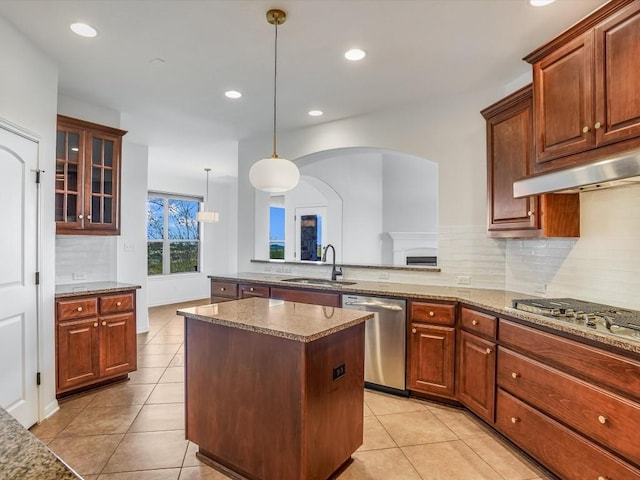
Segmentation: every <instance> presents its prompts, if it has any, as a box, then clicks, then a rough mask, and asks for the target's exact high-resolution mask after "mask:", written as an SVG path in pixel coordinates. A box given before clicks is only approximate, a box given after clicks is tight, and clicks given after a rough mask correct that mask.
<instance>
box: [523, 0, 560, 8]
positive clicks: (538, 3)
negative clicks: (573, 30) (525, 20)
mask: <svg viewBox="0 0 640 480" xmlns="http://www.w3.org/2000/svg"><path fill="white" fill-rule="evenodd" d="M555 1H556V0H529V5H531V6H532V7H544V6H545V5H549V4H550V3H553V2H555Z"/></svg>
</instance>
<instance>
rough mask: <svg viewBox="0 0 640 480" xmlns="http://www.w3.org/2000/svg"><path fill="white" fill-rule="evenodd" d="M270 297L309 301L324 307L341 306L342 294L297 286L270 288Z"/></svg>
mask: <svg viewBox="0 0 640 480" xmlns="http://www.w3.org/2000/svg"><path fill="white" fill-rule="evenodd" d="M271 298H274V299H277V300H286V301H288V302H298V303H310V304H313V305H324V306H326V307H341V306H342V295H341V294H339V293H334V292H322V291H319V290H300V289H298V288H280V287H277V288H276V287H272V288H271Z"/></svg>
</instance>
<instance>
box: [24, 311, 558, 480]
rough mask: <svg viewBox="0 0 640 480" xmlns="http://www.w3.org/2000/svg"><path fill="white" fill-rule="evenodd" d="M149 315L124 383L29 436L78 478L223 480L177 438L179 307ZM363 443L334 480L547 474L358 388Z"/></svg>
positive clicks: (446, 415) (465, 417)
mask: <svg viewBox="0 0 640 480" xmlns="http://www.w3.org/2000/svg"><path fill="white" fill-rule="evenodd" d="M202 303H208V302H206V301H201V302H191V303H189V304H178V305H168V306H163V307H155V308H150V309H149V323H150V331H149V333H146V334H141V335H138V354H139V357H138V371H136V372H133V373H132V374H131V375H130V377H131V379H130V380H129V381H128V382H126V383H120V384H117V385H112V386H109V387H104V388H101V389H99V390H94V391H92V392H90V393H85V394H80V395H76V396H74V397H71V398H69V399H67V400H64V401H62V402H61V403H60V411H59V412H57V413H56V414H55V415H53V416H52V417H51V418H49V419H48V420H46V421H44V422H43V423H41V424H40V425H36V426H35V427H33V428H32V429H31V431H32V432H33V433H34V434H35V435H37V436H38V437H39V438H40V439H41V440H42V441H43V442H44V443H46V444H47V445H48V446H49V448H51V449H52V450H53V451H54V452H56V453H57V454H58V455H59V456H60V457H61V458H62V459H63V460H65V461H66V462H67V463H68V464H69V465H71V466H72V467H73V468H74V469H75V470H76V471H77V472H78V473H80V474H81V475H83V477H84V478H85V479H100V480H127V479H136V480H147V479H148V480H178V479H180V480H185V479H188V480H197V479H207V480H224V479H227V477H226V476H225V475H222V474H221V473H218V472H216V471H215V470H213V469H212V468H210V467H208V466H206V465H204V464H202V463H201V462H199V461H198V460H197V459H196V457H195V452H196V450H197V447H196V445H194V444H193V443H191V442H188V441H187V440H185V438H184V371H183V367H184V363H183V362H184V350H183V336H184V332H183V319H182V317H178V316H176V315H175V312H176V310H177V309H178V308H180V307H185V306H189V305H195V304H202ZM364 415H365V417H364V443H363V445H362V447H360V449H359V450H358V451H357V452H356V453H355V454H354V455H353V459H354V461H353V463H352V464H351V465H350V466H349V467H348V468H347V469H346V470H345V471H344V472H343V473H342V474H341V475H340V477H339V479H340V480H542V479H547V478H548V477H546V476H545V475H544V472H543V471H542V470H541V469H539V468H538V467H536V466H535V465H533V464H532V463H531V462H530V461H528V460H527V459H526V458H525V457H523V456H522V455H521V454H520V453H518V452H517V451H515V450H514V449H513V448H511V447H510V446H509V445H508V444H506V443H505V442H504V441H503V440H502V439H501V438H500V437H499V436H498V435H496V434H494V433H492V431H491V430H490V429H489V428H487V427H486V426H485V425H484V424H483V423H482V422H480V421H478V420H476V419H475V418H474V417H473V416H472V415H470V414H469V413H466V412H464V411H462V410H459V409H455V408H451V407H447V406H443V405H440V404H436V403H431V402H425V401H420V400H415V399H404V398H398V397H393V396H389V395H385V394H381V393H377V392H373V391H369V390H367V391H365V407H364Z"/></svg>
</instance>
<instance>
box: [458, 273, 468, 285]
mask: <svg viewBox="0 0 640 480" xmlns="http://www.w3.org/2000/svg"><path fill="white" fill-rule="evenodd" d="M456 283H457V284H458V285H471V275H458V278H457V279H456Z"/></svg>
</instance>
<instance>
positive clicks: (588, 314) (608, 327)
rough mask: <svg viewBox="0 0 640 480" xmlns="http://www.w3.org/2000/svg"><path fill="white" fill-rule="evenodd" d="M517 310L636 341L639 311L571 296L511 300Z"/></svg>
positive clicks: (637, 339)
mask: <svg viewBox="0 0 640 480" xmlns="http://www.w3.org/2000/svg"><path fill="white" fill-rule="evenodd" d="M513 307H514V308H515V309H517V310H522V311H525V312H530V313H535V314H538V315H542V316H544V317H551V318H555V319H557V320H561V321H564V322H568V323H572V324H574V325H579V326H582V327H585V328H590V329H593V330H596V331H600V332H606V333H609V334H612V335H617V336H620V337H624V338H627V339H629V340H635V341H637V342H640V312H638V311H636V310H629V309H625V308H617V307H612V306H610V305H602V304H599V303H591V302H584V301H582V300H575V299H573V298H546V299H542V298H541V299H523V300H514V301H513Z"/></svg>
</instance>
